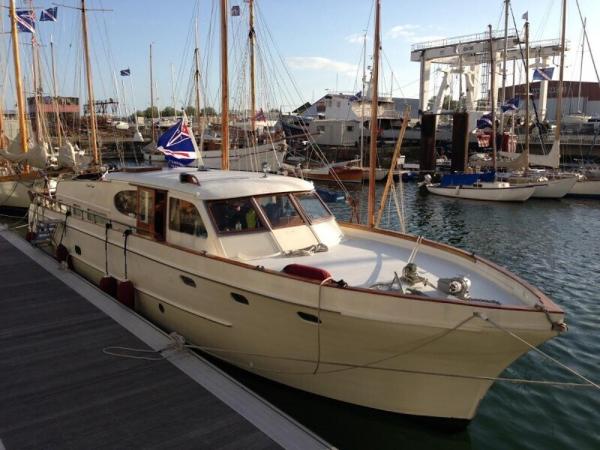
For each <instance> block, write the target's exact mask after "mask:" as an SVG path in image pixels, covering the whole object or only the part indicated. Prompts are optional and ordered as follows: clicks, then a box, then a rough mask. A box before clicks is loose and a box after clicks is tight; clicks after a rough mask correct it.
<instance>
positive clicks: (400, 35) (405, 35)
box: [384, 23, 445, 44]
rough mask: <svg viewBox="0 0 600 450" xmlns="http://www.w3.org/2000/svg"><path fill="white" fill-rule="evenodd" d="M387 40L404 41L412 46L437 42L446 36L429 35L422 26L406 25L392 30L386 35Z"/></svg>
mask: <svg viewBox="0 0 600 450" xmlns="http://www.w3.org/2000/svg"><path fill="white" fill-rule="evenodd" d="M384 37H385V38H386V39H402V40H404V41H407V42H408V43H410V44H414V43H415V42H426V41H437V40H439V39H444V38H445V36H440V35H436V34H429V33H428V30H426V29H424V27H423V26H421V25H414V24H410V23H408V24H404V25H396V26H394V27H392V28H390V29H389V30H388V31H387V32H386V33H385V35H384Z"/></svg>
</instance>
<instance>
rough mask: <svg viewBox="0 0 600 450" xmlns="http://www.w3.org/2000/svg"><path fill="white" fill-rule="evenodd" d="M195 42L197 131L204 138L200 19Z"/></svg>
mask: <svg viewBox="0 0 600 450" xmlns="http://www.w3.org/2000/svg"><path fill="white" fill-rule="evenodd" d="M195 40H196V48H195V49H194V67H195V70H194V88H195V91H196V101H195V108H196V122H197V125H196V130H197V131H198V136H199V137H201V136H202V124H201V123H200V121H201V114H200V47H199V44H198V42H199V40H200V39H199V38H198V19H196V36H195Z"/></svg>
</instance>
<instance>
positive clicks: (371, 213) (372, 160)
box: [367, 0, 381, 228]
mask: <svg viewBox="0 0 600 450" xmlns="http://www.w3.org/2000/svg"><path fill="white" fill-rule="evenodd" d="M375 2H376V3H375V35H374V38H373V41H374V43H373V72H372V74H371V141H370V147H369V204H368V213H367V214H368V218H367V223H368V225H369V228H373V227H375V166H376V165H377V132H378V130H377V111H378V100H379V94H378V92H377V84H378V78H379V46H380V41H379V39H380V37H379V27H380V23H379V22H380V17H379V16H380V10H381V0H375Z"/></svg>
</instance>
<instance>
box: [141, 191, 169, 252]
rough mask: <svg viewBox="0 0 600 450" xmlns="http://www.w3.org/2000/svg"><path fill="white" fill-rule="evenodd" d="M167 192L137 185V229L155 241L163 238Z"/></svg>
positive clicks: (165, 223)
mask: <svg viewBox="0 0 600 450" xmlns="http://www.w3.org/2000/svg"><path fill="white" fill-rule="evenodd" d="M166 225H167V192H166V191H161V190H158V189H152V188H146V187H138V211H137V230H138V233H139V234H142V235H146V236H149V237H152V238H154V239H156V240H157V241H164V240H165V231H166Z"/></svg>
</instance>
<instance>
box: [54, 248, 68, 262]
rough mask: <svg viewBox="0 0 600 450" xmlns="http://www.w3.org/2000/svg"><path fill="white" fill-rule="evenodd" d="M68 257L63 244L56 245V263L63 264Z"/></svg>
mask: <svg viewBox="0 0 600 450" xmlns="http://www.w3.org/2000/svg"><path fill="white" fill-rule="evenodd" d="M68 257H69V250H67V247H65V246H64V245H63V244H58V246H57V247H56V259H57V260H58V262H64V261H66V260H67V258H68Z"/></svg>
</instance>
